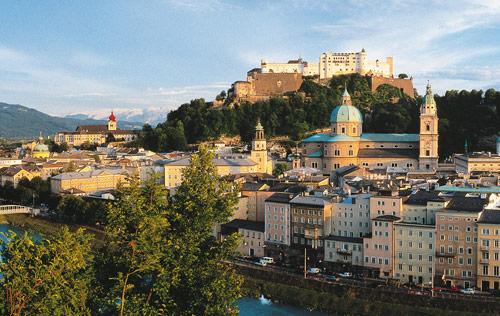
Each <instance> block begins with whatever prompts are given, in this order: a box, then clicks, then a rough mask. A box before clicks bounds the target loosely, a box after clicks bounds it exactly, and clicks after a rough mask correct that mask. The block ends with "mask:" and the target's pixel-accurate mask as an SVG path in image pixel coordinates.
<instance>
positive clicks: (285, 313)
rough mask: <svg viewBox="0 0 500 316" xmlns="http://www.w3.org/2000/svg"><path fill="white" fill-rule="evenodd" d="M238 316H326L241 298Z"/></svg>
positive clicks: (261, 300)
mask: <svg viewBox="0 0 500 316" xmlns="http://www.w3.org/2000/svg"><path fill="white" fill-rule="evenodd" d="M238 307H239V308H240V316H292V315H293V316H326V314H324V313H320V312H310V311H308V310H306V309H303V308H297V307H293V306H289V305H281V304H273V303H271V302H269V301H267V300H265V299H256V298H248V297H245V298H242V299H240V300H239V301H238Z"/></svg>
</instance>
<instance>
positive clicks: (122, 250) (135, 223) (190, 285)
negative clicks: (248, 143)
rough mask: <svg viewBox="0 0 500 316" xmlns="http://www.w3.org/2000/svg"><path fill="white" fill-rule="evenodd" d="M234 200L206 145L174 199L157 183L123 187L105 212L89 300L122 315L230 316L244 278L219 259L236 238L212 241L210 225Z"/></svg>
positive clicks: (230, 249)
mask: <svg viewBox="0 0 500 316" xmlns="http://www.w3.org/2000/svg"><path fill="white" fill-rule="evenodd" d="M236 201H237V198H236V191H235V188H234V187H233V186H232V184H231V183H228V182H225V181H223V180H221V179H220V178H219V177H218V176H217V174H216V171H215V167H214V165H213V164H212V155H211V154H210V153H209V152H208V151H207V150H206V149H205V148H201V149H200V152H199V154H197V155H193V157H192V161H191V165H190V166H189V167H188V168H186V170H185V172H184V181H183V183H182V184H181V186H180V187H179V188H178V190H177V193H176V194H175V195H174V196H171V197H168V196H167V192H166V191H165V188H164V187H163V186H161V185H158V184H156V183H155V181H149V182H147V183H145V184H143V185H140V184H139V182H138V181H137V180H132V181H131V184H130V186H129V187H126V188H125V187H124V188H121V189H120V190H119V193H118V195H117V200H116V202H114V203H113V204H112V205H111V206H110V208H109V210H108V216H107V225H106V238H107V242H106V246H105V248H104V249H103V250H102V251H101V252H100V254H99V256H98V260H97V262H98V267H99V276H98V280H97V283H96V286H95V288H96V291H97V293H99V294H97V295H96V296H95V297H96V299H97V301H96V302H94V305H95V306H101V308H102V309H104V310H106V311H108V312H110V313H112V312H113V311H115V312H118V313H119V314H120V315H136V314H141V315H153V314H154V315H157V314H169V315H231V314H234V315H235V314H236V312H237V311H236V310H235V307H234V305H233V303H234V301H235V300H236V299H237V298H238V297H239V296H240V284H241V280H240V278H239V277H238V276H237V275H236V273H235V272H234V270H233V269H232V268H230V267H228V266H227V265H226V264H225V263H224V262H223V261H224V260H227V259H229V258H231V256H232V255H233V254H234V249H235V247H236V242H237V239H236V236H230V237H228V238H227V239H226V240H222V241H221V240H217V239H215V238H214V237H213V236H212V228H213V227H214V225H215V224H216V223H221V222H226V221H227V220H228V219H229V216H231V214H232V211H233V209H234V206H235V203H236Z"/></svg>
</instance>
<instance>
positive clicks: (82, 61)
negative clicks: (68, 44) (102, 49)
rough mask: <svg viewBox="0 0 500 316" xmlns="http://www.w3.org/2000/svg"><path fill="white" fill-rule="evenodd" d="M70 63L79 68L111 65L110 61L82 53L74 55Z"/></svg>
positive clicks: (96, 55)
mask: <svg viewBox="0 0 500 316" xmlns="http://www.w3.org/2000/svg"><path fill="white" fill-rule="evenodd" d="M70 62H71V63H72V64H74V65H76V66H79V67H104V66H108V65H110V64H111V61H110V60H109V59H108V58H106V57H103V56H100V55H98V54H95V53H92V52H83V51H81V52H76V53H74V54H73V56H71V58H70Z"/></svg>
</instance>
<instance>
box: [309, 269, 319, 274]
mask: <svg viewBox="0 0 500 316" xmlns="http://www.w3.org/2000/svg"><path fill="white" fill-rule="evenodd" d="M319 272H320V270H319V268H309V269H308V270H307V273H310V274H318V273H319Z"/></svg>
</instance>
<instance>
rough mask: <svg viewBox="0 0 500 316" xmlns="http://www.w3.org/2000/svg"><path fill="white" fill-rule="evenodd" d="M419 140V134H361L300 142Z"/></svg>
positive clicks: (314, 137)
mask: <svg viewBox="0 0 500 316" xmlns="http://www.w3.org/2000/svg"><path fill="white" fill-rule="evenodd" d="M419 139H420V135H419V134H386V133H384V134H382V133H381V134H378V133H366V134H362V135H361V136H360V137H352V136H348V135H343V134H340V135H330V134H315V135H312V136H310V137H308V138H306V139H304V140H303V141H302V142H305V143H316V142H319V143H332V142H352V141H360V142H397V143H399V142H412V143H414V142H418V141H419Z"/></svg>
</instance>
